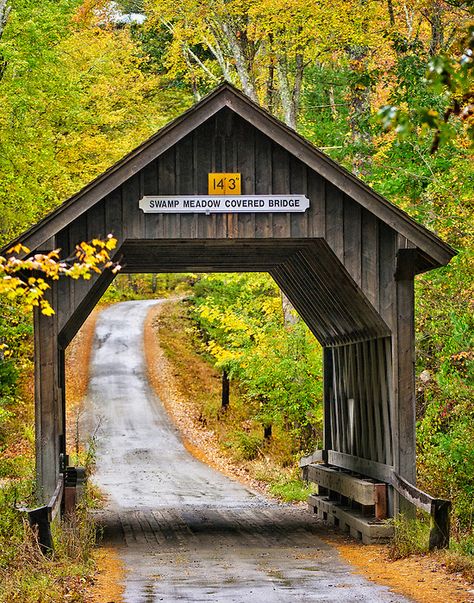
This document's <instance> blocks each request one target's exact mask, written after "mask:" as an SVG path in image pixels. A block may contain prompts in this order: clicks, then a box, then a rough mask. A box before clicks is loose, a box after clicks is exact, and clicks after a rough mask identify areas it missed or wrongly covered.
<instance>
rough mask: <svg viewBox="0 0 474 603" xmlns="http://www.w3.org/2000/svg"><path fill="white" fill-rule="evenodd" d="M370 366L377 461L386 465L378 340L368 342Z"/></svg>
mask: <svg viewBox="0 0 474 603" xmlns="http://www.w3.org/2000/svg"><path fill="white" fill-rule="evenodd" d="M368 346H369V350H368V354H369V366H370V380H371V382H370V391H371V396H372V401H373V406H374V420H375V433H376V447H377V461H378V462H379V463H385V462H386V458H385V442H384V424H383V415H382V404H381V402H382V401H381V394H380V377H379V375H380V365H379V361H378V358H377V340H374V339H371V340H370V341H369V342H368Z"/></svg>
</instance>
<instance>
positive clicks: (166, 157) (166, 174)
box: [157, 148, 176, 239]
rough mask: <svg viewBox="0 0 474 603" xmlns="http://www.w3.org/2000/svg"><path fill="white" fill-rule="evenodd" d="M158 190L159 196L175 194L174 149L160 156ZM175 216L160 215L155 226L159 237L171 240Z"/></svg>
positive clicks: (174, 229) (174, 230)
mask: <svg viewBox="0 0 474 603" xmlns="http://www.w3.org/2000/svg"><path fill="white" fill-rule="evenodd" d="M158 189H159V193H160V195H174V194H175V149H174V148H171V149H169V150H168V151H166V153H163V155H161V156H160V160H159V164H158ZM175 223H176V216H174V215H166V214H160V223H159V224H157V231H158V233H159V236H160V237H163V238H165V239H168V238H171V237H172V233H173V232H176V228H175V227H174V224H175Z"/></svg>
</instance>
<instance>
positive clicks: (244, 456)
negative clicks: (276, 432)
mask: <svg viewBox="0 0 474 603" xmlns="http://www.w3.org/2000/svg"><path fill="white" fill-rule="evenodd" d="M225 445H226V446H227V447H228V448H230V449H231V450H232V452H233V453H234V455H235V457H236V458H237V459H239V460H244V461H252V460H253V459H256V458H257V456H258V455H259V454H260V453H261V450H262V446H263V438H262V436H259V435H257V434H255V433H247V432H245V431H234V432H233V433H231V434H230V436H229V438H228V440H227V442H226V443H225Z"/></svg>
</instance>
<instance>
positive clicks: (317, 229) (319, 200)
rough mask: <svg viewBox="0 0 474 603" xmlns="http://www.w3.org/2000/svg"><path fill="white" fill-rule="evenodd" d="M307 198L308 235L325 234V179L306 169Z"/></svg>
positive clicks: (317, 235)
mask: <svg viewBox="0 0 474 603" xmlns="http://www.w3.org/2000/svg"><path fill="white" fill-rule="evenodd" d="M307 179H308V198H309V209H308V210H307V212H306V213H307V220H308V236H309V237H316V238H318V237H322V238H324V237H325V236H326V180H325V179H324V178H323V177H322V176H320V175H319V174H316V172H313V171H312V170H309V171H308V176H307Z"/></svg>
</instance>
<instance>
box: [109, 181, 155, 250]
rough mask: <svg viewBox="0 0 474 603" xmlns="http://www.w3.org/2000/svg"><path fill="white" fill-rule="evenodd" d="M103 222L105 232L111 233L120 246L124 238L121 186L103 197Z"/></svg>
mask: <svg viewBox="0 0 474 603" xmlns="http://www.w3.org/2000/svg"><path fill="white" fill-rule="evenodd" d="M105 224H106V230H107V231H108V232H107V234H109V233H110V234H113V235H114V237H115V238H116V239H117V240H118V246H120V245H121V244H122V243H123V239H124V233H123V216H122V189H121V188H118V189H116V190H115V191H114V192H113V193H110V194H109V195H107V197H106V198H105ZM153 234H154V232H153Z"/></svg>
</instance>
